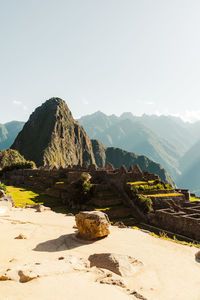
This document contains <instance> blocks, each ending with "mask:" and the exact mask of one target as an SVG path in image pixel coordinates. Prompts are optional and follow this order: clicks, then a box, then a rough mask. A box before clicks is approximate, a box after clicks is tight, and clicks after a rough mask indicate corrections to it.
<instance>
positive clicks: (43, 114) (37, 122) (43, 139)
mask: <svg viewBox="0 0 200 300" xmlns="http://www.w3.org/2000/svg"><path fill="white" fill-rule="evenodd" d="M11 148H12V149H15V150H18V151H19V152H20V153H21V154H22V155H23V156H24V157H25V158H26V159H27V160H32V161H34V162H35V163H36V165H37V166H48V167H53V166H55V167H65V166H66V165H76V164H80V165H82V164H86V165H89V164H91V163H95V159H94V154H93V150H92V143H91V141H90V139H89V137H88V136H87V134H86V133H85V131H84V129H83V128H82V127H81V126H80V125H79V124H78V122H76V121H75V120H74V119H73V117H72V114H71V112H70V110H69V108H68V107H67V104H66V103H65V101H63V100H62V99H59V98H52V99H50V100H48V101H46V102H45V103H43V104H42V105H41V106H40V107H38V108H36V110H35V111H34V112H33V113H32V114H31V116H30V118H29V120H28V122H27V123H26V124H25V125H24V127H23V129H22V131H21V132H20V133H19V134H18V136H17V138H16V140H15V142H14V144H13V145H12V147H11Z"/></svg>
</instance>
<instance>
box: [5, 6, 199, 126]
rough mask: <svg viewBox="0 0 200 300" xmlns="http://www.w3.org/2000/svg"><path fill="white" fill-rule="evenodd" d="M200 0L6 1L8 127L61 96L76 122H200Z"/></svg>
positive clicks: (6, 114) (6, 97)
mask: <svg viewBox="0 0 200 300" xmlns="http://www.w3.org/2000/svg"><path fill="white" fill-rule="evenodd" d="M199 15H200V1H199V0H166V1H165V0H0V104H1V116H0V123H4V122H6V121H10V120H26V119H27V118H28V116H29V114H30V113H31V112H32V111H33V110H34V109H35V108H36V107H37V106H38V105H40V104H41V103H42V102H44V101H45V100H47V99H49V98H50V97H53V96H58V97H61V98H63V99H64V100H66V102H67V103H68V106H69V108H70V109H71V111H72V113H73V115H74V117H76V118H77V117H79V116H81V115H85V114H89V113H92V112H95V111H97V110H101V111H103V112H105V113H107V114H112V113H114V114H117V115H119V114H121V113H122V112H124V111H131V112H132V113H133V114H136V115H138V114H142V113H148V114H152V113H163V114H178V115H182V116H185V117H187V118H190V119H193V120H194V119H195V118H199V119H200V17H199Z"/></svg>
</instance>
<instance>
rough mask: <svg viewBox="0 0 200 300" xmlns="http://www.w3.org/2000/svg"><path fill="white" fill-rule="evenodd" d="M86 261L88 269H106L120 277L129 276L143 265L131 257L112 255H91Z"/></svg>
mask: <svg viewBox="0 0 200 300" xmlns="http://www.w3.org/2000/svg"><path fill="white" fill-rule="evenodd" d="M88 260H89V261H90V267H97V268H103V269H107V270H110V271H111V272H113V273H116V274H117V275H120V276H131V275H133V274H134V273H135V272H136V271H137V270H138V268H139V267H141V266H142V265H143V264H142V263H141V262H140V261H138V260H137V259H135V258H133V257H131V256H128V255H121V254H114V253H99V254H93V255H90V256H89V258H88Z"/></svg>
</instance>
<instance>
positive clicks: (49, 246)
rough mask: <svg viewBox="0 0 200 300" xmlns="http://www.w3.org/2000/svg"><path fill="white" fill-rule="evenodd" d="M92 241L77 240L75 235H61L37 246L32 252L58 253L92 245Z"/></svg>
mask: <svg viewBox="0 0 200 300" xmlns="http://www.w3.org/2000/svg"><path fill="white" fill-rule="evenodd" d="M94 242H95V240H94V241H85V240H82V239H80V238H78V236H77V233H71V234H65V235H61V236H60V237H59V238H57V239H53V240H49V241H46V242H43V243H40V244H38V245H37V246H36V247H35V248H34V249H33V250H34V251H41V252H59V251H64V250H70V249H74V248H78V247H81V246H84V245H86V244H87V245H88V244H92V243H94Z"/></svg>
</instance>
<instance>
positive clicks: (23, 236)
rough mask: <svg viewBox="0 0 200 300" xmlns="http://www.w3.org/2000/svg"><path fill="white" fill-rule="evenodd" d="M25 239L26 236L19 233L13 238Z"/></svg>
mask: <svg viewBox="0 0 200 300" xmlns="http://www.w3.org/2000/svg"><path fill="white" fill-rule="evenodd" d="M26 239H27V237H26V236H25V235H24V234H21V233H20V234H19V235H18V236H16V237H15V240H26Z"/></svg>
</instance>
